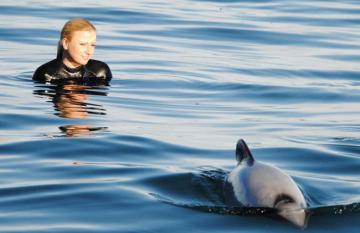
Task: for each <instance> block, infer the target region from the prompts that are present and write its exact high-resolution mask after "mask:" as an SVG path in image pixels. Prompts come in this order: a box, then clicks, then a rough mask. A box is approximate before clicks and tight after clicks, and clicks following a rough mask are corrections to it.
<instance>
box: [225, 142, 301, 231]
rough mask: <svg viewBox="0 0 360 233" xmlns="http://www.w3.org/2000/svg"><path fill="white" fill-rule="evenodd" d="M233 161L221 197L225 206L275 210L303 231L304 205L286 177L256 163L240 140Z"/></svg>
mask: <svg viewBox="0 0 360 233" xmlns="http://www.w3.org/2000/svg"><path fill="white" fill-rule="evenodd" d="M236 160H237V162H238V164H237V166H236V167H235V169H234V170H233V171H232V172H231V173H230V174H229V175H228V176H227V178H226V181H225V187H224V194H225V200H226V202H227V203H228V204H231V205H236V204H238V203H240V204H241V205H243V206H246V207H270V208H275V209H277V210H278V211H277V212H278V215H279V216H281V217H282V218H284V219H286V220H288V221H289V222H291V223H293V224H295V225H296V226H298V227H300V228H305V227H306V224H307V219H308V214H307V211H306V209H305V208H306V206H307V205H306V201H305V198H304V196H303V194H302V192H301V191H300V189H299V187H298V186H297V185H296V183H295V182H294V181H293V179H292V178H291V177H290V176H289V175H287V174H285V173H284V172H282V171H281V170H280V169H278V168H276V167H273V166H270V165H267V164H264V163H261V162H258V161H255V159H254V157H253V156H252V154H251V152H250V150H249V148H248V146H247V145H246V143H245V141H244V140H242V139H240V140H239V141H238V143H237V146H236Z"/></svg>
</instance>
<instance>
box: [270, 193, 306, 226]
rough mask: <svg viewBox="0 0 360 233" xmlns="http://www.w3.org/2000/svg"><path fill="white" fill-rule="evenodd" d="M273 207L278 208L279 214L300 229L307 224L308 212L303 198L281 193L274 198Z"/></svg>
mask: <svg viewBox="0 0 360 233" xmlns="http://www.w3.org/2000/svg"><path fill="white" fill-rule="evenodd" d="M274 207H275V208H276V209H278V210H279V212H278V215H279V216H281V217H282V218H284V219H286V220H287V221H289V222H291V223H292V224H294V225H295V226H297V227H299V228H301V229H304V228H305V227H306V226H307V222H308V219H309V213H308V212H307V211H306V209H305V208H306V203H305V201H304V200H303V199H298V198H294V197H292V196H290V195H286V194H281V195H279V196H278V197H277V198H276V200H275V203H274Z"/></svg>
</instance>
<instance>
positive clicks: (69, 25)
mask: <svg viewBox="0 0 360 233" xmlns="http://www.w3.org/2000/svg"><path fill="white" fill-rule="evenodd" d="M76 31H96V28H95V26H94V25H93V24H92V23H90V21H88V20H87V19H82V18H77V19H71V20H69V21H67V22H66V23H65V25H64V27H63V28H62V30H61V34H60V40H59V44H58V49H57V55H56V58H57V59H61V57H62V55H63V52H64V48H63V46H62V40H63V39H64V38H66V39H68V40H71V37H72V33H73V32H76Z"/></svg>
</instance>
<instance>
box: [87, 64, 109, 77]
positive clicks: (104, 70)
mask: <svg viewBox="0 0 360 233" xmlns="http://www.w3.org/2000/svg"><path fill="white" fill-rule="evenodd" d="M86 68H87V69H88V70H90V71H91V72H92V73H93V74H94V76H95V77H102V78H106V79H107V80H110V79H111V78H112V73H111V70H110V67H109V66H108V64H106V63H105V62H103V61H99V60H94V59H90V60H89V61H88V63H87V64H86Z"/></svg>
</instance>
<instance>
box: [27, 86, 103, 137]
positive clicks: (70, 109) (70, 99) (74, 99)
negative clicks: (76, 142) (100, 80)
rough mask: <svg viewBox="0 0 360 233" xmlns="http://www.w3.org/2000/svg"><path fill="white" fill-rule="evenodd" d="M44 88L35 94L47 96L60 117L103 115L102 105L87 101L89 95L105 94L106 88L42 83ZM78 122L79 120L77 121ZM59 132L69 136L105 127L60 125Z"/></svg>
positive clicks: (89, 132) (92, 131)
mask: <svg viewBox="0 0 360 233" xmlns="http://www.w3.org/2000/svg"><path fill="white" fill-rule="evenodd" d="M39 87H42V88H45V89H39V90H35V91H34V94H35V96H39V97H45V98H49V99H50V101H51V102H53V103H54V108H55V111H56V113H55V115H57V116H59V117H62V118H71V119H83V120H84V119H87V118H88V117H90V116H91V115H105V114H106V110H105V109H104V108H103V106H102V105H97V104H94V103H89V102H88V101H89V97H90V96H91V95H96V96H106V95H107V93H106V92H104V90H106V89H101V88H99V87H89V86H83V85H78V84H63V85H44V86H39ZM77 122H79V121H77ZM59 129H60V130H61V132H63V133H65V134H66V136H69V137H77V136H79V135H83V134H91V133H96V132H99V131H104V130H106V129H107V127H94V126H92V125H88V124H72V125H62V126H60V127H59Z"/></svg>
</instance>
